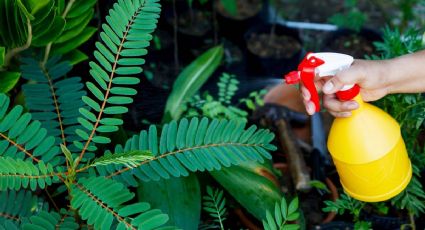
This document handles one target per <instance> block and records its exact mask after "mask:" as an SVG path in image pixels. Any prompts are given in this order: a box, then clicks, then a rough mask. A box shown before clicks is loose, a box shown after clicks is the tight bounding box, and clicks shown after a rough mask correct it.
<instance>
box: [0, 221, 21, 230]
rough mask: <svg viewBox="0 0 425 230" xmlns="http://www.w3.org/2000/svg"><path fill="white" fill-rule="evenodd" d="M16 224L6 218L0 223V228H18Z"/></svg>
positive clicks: (3, 229) (1, 229)
mask: <svg viewBox="0 0 425 230" xmlns="http://www.w3.org/2000/svg"><path fill="white" fill-rule="evenodd" d="M18 229H19V228H18V225H17V224H16V223H14V222H13V221H10V220H6V221H4V222H3V223H0V230H18Z"/></svg>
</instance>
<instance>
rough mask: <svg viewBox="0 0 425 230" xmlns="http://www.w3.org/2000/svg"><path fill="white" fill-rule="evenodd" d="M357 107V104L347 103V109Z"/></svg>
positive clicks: (353, 102)
mask: <svg viewBox="0 0 425 230" xmlns="http://www.w3.org/2000/svg"><path fill="white" fill-rule="evenodd" d="M358 107H359V104H358V103H357V102H355V101H351V102H348V103H347V108H348V109H357V108H358Z"/></svg>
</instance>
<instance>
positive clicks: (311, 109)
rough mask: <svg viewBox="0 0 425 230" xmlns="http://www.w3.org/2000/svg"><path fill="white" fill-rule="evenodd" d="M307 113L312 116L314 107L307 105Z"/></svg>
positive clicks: (310, 104)
mask: <svg viewBox="0 0 425 230" xmlns="http://www.w3.org/2000/svg"><path fill="white" fill-rule="evenodd" d="M307 113H308V114H310V115H313V114H314V105H313V104H312V103H307Z"/></svg>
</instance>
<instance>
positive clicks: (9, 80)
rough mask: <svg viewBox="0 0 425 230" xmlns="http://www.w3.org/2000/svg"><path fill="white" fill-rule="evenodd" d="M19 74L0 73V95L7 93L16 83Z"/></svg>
mask: <svg viewBox="0 0 425 230" xmlns="http://www.w3.org/2000/svg"><path fill="white" fill-rule="evenodd" d="M20 77H21V73H19V72H0V93H7V92H9V91H10V90H12V89H13V87H15V85H16V84H17V83H18V81H19V78H20Z"/></svg>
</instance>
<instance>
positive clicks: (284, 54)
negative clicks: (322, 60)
mask: <svg viewBox="0 0 425 230" xmlns="http://www.w3.org/2000/svg"><path fill="white" fill-rule="evenodd" d="M270 40H271V39H270V34H255V33H254V34H252V35H251V36H250V37H249V38H248V41H247V43H248V49H249V51H251V52H252V53H254V54H256V55H258V56H260V57H262V58H275V59H288V58H291V57H293V56H294V55H295V54H297V53H298V52H299V51H300V50H301V44H300V43H299V42H298V41H297V40H296V39H295V38H293V37H290V36H287V35H274V38H273V40H272V41H270Z"/></svg>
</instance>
